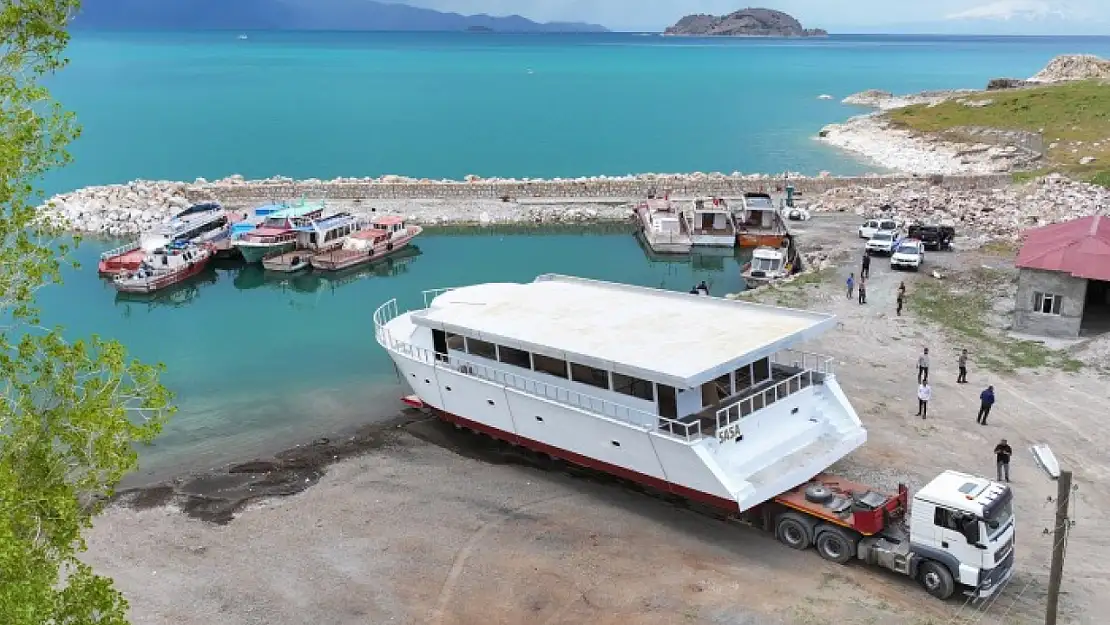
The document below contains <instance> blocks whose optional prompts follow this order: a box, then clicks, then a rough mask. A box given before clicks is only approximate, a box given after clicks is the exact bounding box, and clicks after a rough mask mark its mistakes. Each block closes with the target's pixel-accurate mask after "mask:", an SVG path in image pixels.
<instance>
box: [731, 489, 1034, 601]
mask: <svg viewBox="0 0 1110 625" xmlns="http://www.w3.org/2000/svg"><path fill="white" fill-rule="evenodd" d="M745 516H746V517H747V518H746V519H745V520H747V521H749V522H751V523H753V524H756V525H758V526H761V527H763V528H764V529H766V530H768V531H771V532H774V534H775V537H776V538H777V539H778V540H779V542H781V543H782V544H784V545H786V546H787V547H790V548H791V549H798V550H804V549H809V548H810V547H813V548H814V550H816V551H817V554H818V555H820V556H821V557H822V558H824V559H826V560H828V561H830V562H835V563H837V564H848V563H849V562H852V561H854V560H855V561H861V562H864V563H866V564H869V565H872V566H878V567H882V568H885V569H889V570H891V571H894V572H896V573H899V574H901V575H905V576H908V577H910V578H912V579H915V580H917V581H918V583H920V584H921V586H922V587H923V588H924V589H925V591H926V592H928V593H929V594H931V595H933V596H934V597H937V598H938V599H948V598H950V597H951V596H952V595H954V594H956V593H957V592H960V593H962V594H964V595H968V596H971V597H976V598H988V597H991V596H993V595H994V594H995V593H997V592H998V591H999V589H1000V588H1001V587H1002V585H1003V584H1005V582H1006V581H1007V580H1009V579H1010V576H1011V575H1012V574H1013V567H1014V535H1015V520H1014V513H1013V492H1012V491H1011V489H1010V487H1009V486H1008V485H1006V484H1003V483H999V482H995V481H992V480H989V479H985V478H981V477H976V476H972V475H967V474H965V473H959V472H957V471H944V472H943V473H941V474H940V475H938V476H936V477H935V478H933V480H932V481H930V482H929V483H928V484H926V485H925V486H924V487H922V488H921V489H920V490H918V491H917V492H916V493H914V494H913V497H912V503H911V497H910V493H909V489H908V488H907V487H906V486H905V485H904V484H902V485H899V487H898V493H897V494H893V495H891V494H884V493H881V492H880V491H879V490H878V489H875V488H872V487H870V486H867V485H865V484H859V483H856V482H852V481H850V480H847V479H845V478H842V477H838V476H835V475H830V474H821V475H818V476H816V477H815V478H813V480H811V481H809V482H807V483H805V484H802V485H801V486H798V487H797V488H795V489H793V490H790V491H788V492H785V493H782V494H781V495H778V496H777V497H775V498H774V499H772V500H770V501H768V502H766V503H764V504H761V505H760V506H757V507H756V508H753V509H752V510H750V511H748V512H747V513H746V514H745Z"/></svg>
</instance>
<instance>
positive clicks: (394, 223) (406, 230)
mask: <svg viewBox="0 0 1110 625" xmlns="http://www.w3.org/2000/svg"><path fill="white" fill-rule="evenodd" d="M423 231H424V229H423V228H421V227H420V226H410V225H406V224H405V219H404V218H403V217H401V216H399V215H386V216H383V217H376V218H374V219H373V221H371V225H370V228H369V229H368V230H362V231H360V232H356V233H355V234H352V235H350V236H349V237H347V239H346V240H345V241H343V246H342V247H340V248H338V249H334V250H331V251H327V252H324V253H322V254H317V255H316V256H313V257H312V266H313V267H314V268H316V269H320V270H322V271H340V270H342V269H348V268H350V267H355V266H357V265H364V264H366V263H372V262H374V261H377V260H381V259H383V258H385V257H386V256H389V255H390V254H394V253H396V252H398V251H400V250H402V249H404V247H405V246H406V245H408V244H409V243H410V242H411V241H412V240H413V239H414V238H416V237H417V235H419V234H420V233H421V232H423Z"/></svg>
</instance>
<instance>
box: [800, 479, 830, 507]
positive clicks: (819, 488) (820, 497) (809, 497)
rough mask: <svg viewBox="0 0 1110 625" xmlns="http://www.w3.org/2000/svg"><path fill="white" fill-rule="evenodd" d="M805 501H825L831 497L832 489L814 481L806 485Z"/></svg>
mask: <svg viewBox="0 0 1110 625" xmlns="http://www.w3.org/2000/svg"><path fill="white" fill-rule="evenodd" d="M805 494H806V501H808V502H810V503H825V502H826V501H828V500H830V499H832V491H831V490H829V489H828V488H826V487H825V485H824V484H819V483H817V482H814V483H813V484H810V485H808V486H806V493H805Z"/></svg>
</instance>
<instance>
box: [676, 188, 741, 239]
mask: <svg viewBox="0 0 1110 625" xmlns="http://www.w3.org/2000/svg"><path fill="white" fill-rule="evenodd" d="M686 218H687V219H688V220H689V222H690V240H691V242H692V243H693V244H694V245H695V246H708V247H728V248H732V247H736V223H735V222H734V221H733V219H732V211H730V210H729V208H728V202H727V201H726V200H725V199H724V198H697V199H695V200H694V201H693V202H692V204H691V205H690V208H689V209H688V210H687V211H686Z"/></svg>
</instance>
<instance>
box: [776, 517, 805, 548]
mask: <svg viewBox="0 0 1110 625" xmlns="http://www.w3.org/2000/svg"><path fill="white" fill-rule="evenodd" d="M775 536H776V537H777V538H778V539H779V542H780V543H782V544H784V545H786V546H787V547H790V548H791V549H797V550H798V551H803V550H805V549H809V545H810V543H811V542H812V540H811V539H810V537H809V528H808V527H807V526H806V524H805V522H803V521H802V520H801V519H800V518H798V515H796V514H793V513H789V512H788V513H786V514H784V515H782V516H781V517H779V522H778V525H777V526H776V527H775Z"/></svg>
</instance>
